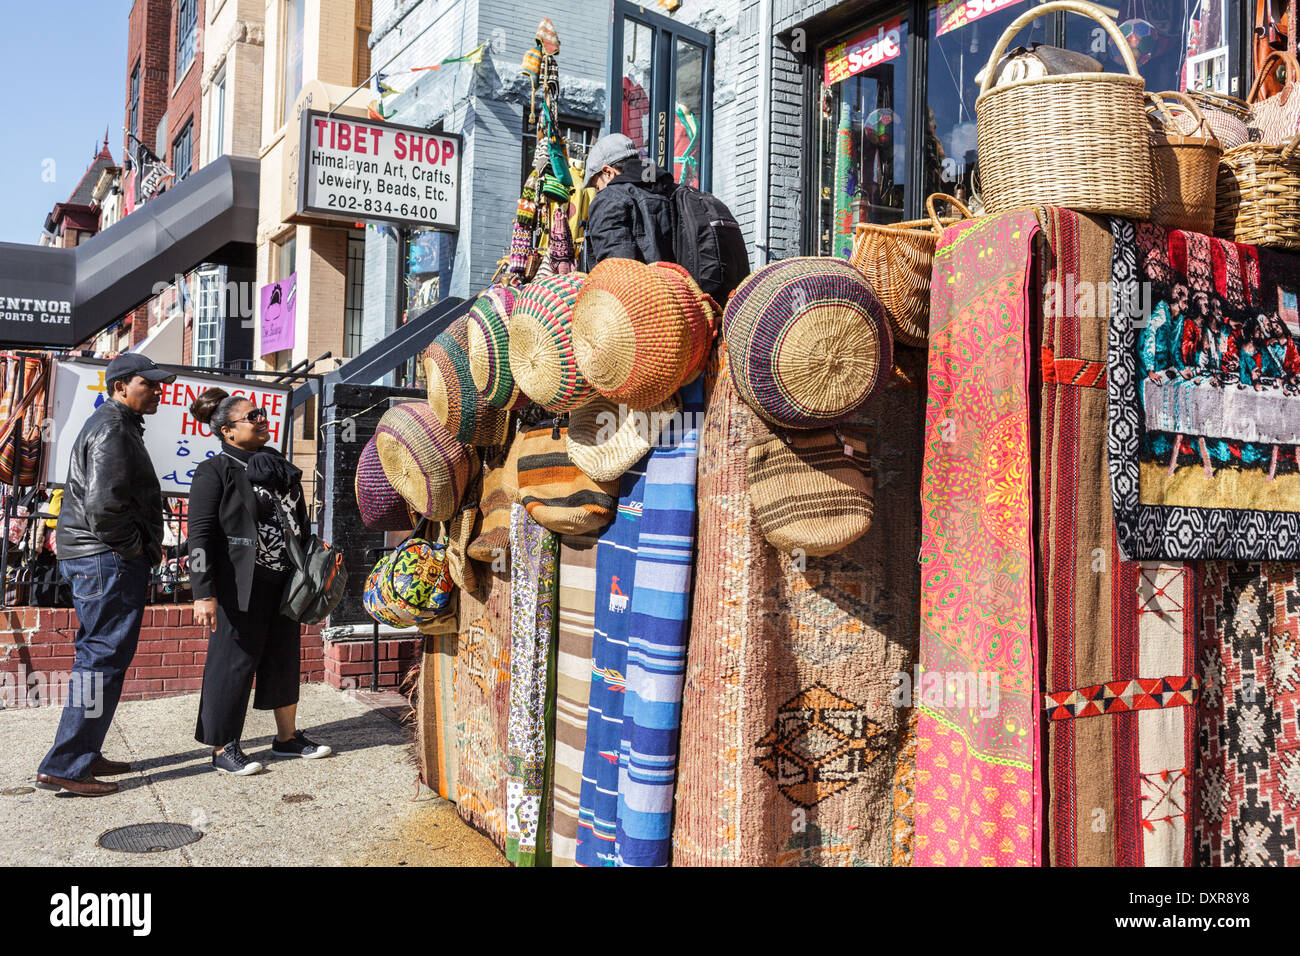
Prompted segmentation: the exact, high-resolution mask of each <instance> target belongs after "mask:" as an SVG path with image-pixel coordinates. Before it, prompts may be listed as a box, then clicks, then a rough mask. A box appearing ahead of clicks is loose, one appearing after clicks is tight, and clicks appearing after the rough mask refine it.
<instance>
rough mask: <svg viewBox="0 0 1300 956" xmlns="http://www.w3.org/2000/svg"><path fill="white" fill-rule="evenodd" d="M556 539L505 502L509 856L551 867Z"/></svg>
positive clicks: (524, 863)
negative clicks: (507, 541) (507, 537)
mask: <svg viewBox="0 0 1300 956" xmlns="http://www.w3.org/2000/svg"><path fill="white" fill-rule="evenodd" d="M558 563H559V539H558V537H557V536H556V535H554V534H551V532H549V531H547V530H546V529H545V528H543V527H542V526H541V525H539V524H538V523H537V522H535V521H534V520H533V519H532V518H530V517H529V516H528V512H527V511H525V510H524V506H523V505H518V504H516V505H511V506H510V580H511V591H510V609H511V611H510V722H509V730H508V736H509V743H508V746H507V749H506V764H507V768H506V857H507V859H509V860H510V862H511V863H514V864H515V865H516V866H549V865H550V861H551V833H550V800H549V799H547V797H548V795H549V793H550V785H549V773H548V771H549V769H550V757H551V755H552V754H553V750H554V748H553V747H552V746H551V740H552V739H553V738H554V733H555V710H554V706H555V703H554V702H555V694H554V692H553V690H551V688H550V687H549V686H548V682H553V681H554V677H555V638H556V632H555V605H556V597H557V588H556V584H557V577H558V575H557V570H558Z"/></svg>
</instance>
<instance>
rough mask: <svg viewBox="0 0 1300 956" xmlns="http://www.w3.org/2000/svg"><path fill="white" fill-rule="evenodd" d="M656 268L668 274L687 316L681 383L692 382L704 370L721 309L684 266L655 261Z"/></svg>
mask: <svg viewBox="0 0 1300 956" xmlns="http://www.w3.org/2000/svg"><path fill="white" fill-rule="evenodd" d="M652 265H653V266H654V267H655V268H656V269H662V270H664V272H665V273H667V277H668V284H669V285H671V286H673V287H674V290H675V291H676V292H677V297H678V300H679V301H680V302H681V304H682V314H683V315H684V316H685V317H686V327H687V330H688V332H687V334H688V337H689V340H690V344H691V351H690V359H689V361H688V363H687V369H686V377H685V379H683V380H682V384H683V385H685V384H686V383H687V382H692V381H694V380H695V376H697V375H699V374H700V373H701V372H702V371H704V365H705V363H706V362H707V361H708V359H709V349H710V347H711V346H712V345H713V339H714V337H715V336H716V335H717V334H718V325H719V322H718V319H719V318H720V317H721V313H722V310H721V309H719V308H718V303H717V302H715V301H713V296H711V295H709V294H708V293H707V292H705V291H704V290H703V289H701V288H700V287H699V284H698V283H696V281H695V278H694V277H693V276H692V275H691V274H690V273H689V272H687V271H686V269H685V267H684V266H679V265H678V264H677V263H675V262H655V263H652Z"/></svg>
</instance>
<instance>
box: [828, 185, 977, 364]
mask: <svg viewBox="0 0 1300 956" xmlns="http://www.w3.org/2000/svg"><path fill="white" fill-rule="evenodd" d="M936 200H943V201H945V202H947V203H950V204H951V205H952V206H954V207H955V208H956V209H957V210H959V211H960V212H961V217H958V218H945V219H940V218H939V214H938V213H937V212H936V211H935V208H934V204H935V201H936ZM925 209H926V212H928V213H929V214H930V216H929V218H928V219H912V220H909V221H907V222H896V223H890V224H878V223H871V222H864V223H859V224H858V226H857V230H856V231H857V236H856V237H855V239H854V241H853V255H852V256H850V257H849V264H850V265H851V266H853V268H855V269H857V270H858V271H859V272H861V273H862V274H863V275H864V276H866V278H867V281H868V282H870V283H871V288H872V289H873V290H874V291H875V293H876V296H877V298H879V299H880V304H881V305H883V306H884V307H885V314H886V315H888V316H889V324H890V325H891V326H892V327H893V330H894V340H895V341H897V342H901V343H902V344H903V345H925V342H926V335H927V333H928V332H929V328H930V269H931V266H932V265H933V264H934V248H935V245H936V244H937V243H938V241H939V234H940V233H942V232H943V230H944V227H946V226H951V225H952V224H953V223H956V222H960V221H961V219H962V218H966V219H969V218H970V217H971V211H970V210H969V209H967V208H966V207H965V206H964V205H962V203H961V201H960V200H959V199H956V198H954V197H952V196H948V195H946V194H944V193H935V194H934V195H932V196H931V197H930V198H929V199H927V200H926V201H925Z"/></svg>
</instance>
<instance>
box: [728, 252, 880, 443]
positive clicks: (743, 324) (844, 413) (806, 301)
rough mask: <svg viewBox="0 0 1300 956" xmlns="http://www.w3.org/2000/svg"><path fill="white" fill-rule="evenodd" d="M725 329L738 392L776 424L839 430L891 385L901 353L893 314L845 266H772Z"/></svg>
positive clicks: (742, 295) (795, 262)
mask: <svg viewBox="0 0 1300 956" xmlns="http://www.w3.org/2000/svg"><path fill="white" fill-rule="evenodd" d="M722 327H723V335H724V336H725V338H726V344H727V353H728V357H729V365H730V368H731V377H732V381H733V382H734V383H735V385H736V390H737V391H739V392H740V394H741V396H742V397H743V398H744V399H745V401H746V402H748V403H749V405H750V406H751V407H752V408H753V409H754V411H755V412H757V413H758V414H759V415H761V416H762V417H763V418H765V419H767V420H768V421H769V422H772V423H773V424H776V425H781V426H784V427H787V428H820V427H823V426H825V425H831V424H834V423H836V422H838V421H841V420H842V419H844V418H846V417H848V416H849V415H852V414H853V413H854V412H856V411H858V409H860V408H861V407H862V406H863V405H865V404H866V403H867V402H868V401H870V399H871V398H872V396H874V395H875V394H876V392H877V391H879V390H880V389H881V388H882V387H883V386H884V384H885V382H886V381H887V379H888V378H889V370H890V367H891V365H892V362H893V353H894V349H893V336H892V335H891V334H890V331H889V321H888V319H887V318H886V316H885V310H884V307H883V306H882V305H881V304H880V300H879V299H877V298H876V295H875V293H874V292H873V291H872V290H871V286H870V285H869V284H868V283H867V281H866V279H864V278H863V277H862V275H861V273H859V272H858V271H857V270H856V269H854V268H853V267H852V266H850V265H849V264H848V263H847V262H845V261H844V260H842V259H833V258H811V257H809V258H795V259H785V260H782V261H780V262H774V263H772V264H771V265H769V266H765V267H764V268H762V269H760V270H758V271H757V272H755V273H753V274H751V275H750V276H749V278H748V279H746V280H745V281H744V282H743V283H741V285H740V287H739V288H738V289H737V290H736V292H735V294H734V295H732V297H731V299H730V300H729V301H728V303H727V311H726V312H725V313H724V315H723V318H722Z"/></svg>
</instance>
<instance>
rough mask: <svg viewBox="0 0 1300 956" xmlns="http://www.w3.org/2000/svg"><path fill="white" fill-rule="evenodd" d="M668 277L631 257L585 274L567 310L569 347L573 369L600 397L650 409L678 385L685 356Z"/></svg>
mask: <svg viewBox="0 0 1300 956" xmlns="http://www.w3.org/2000/svg"><path fill="white" fill-rule="evenodd" d="M675 279H676V277H672V279H670V277H669V274H668V273H667V272H665V271H664V270H661V269H655V268H652V267H650V266H648V265H646V264H645V263H644V262H638V261H636V260H635V259H605V260H603V261H602V262H601V263H600V264H599V265H597V266H596V267H595V268H594V269H592V270H591V274H590V275H589V276H588V277H587V281H586V282H585V283H584V284H583V287H582V291H581V292H580V293H579V294H578V301H577V304H576V305H575V306H574V308H573V348H574V352H575V354H576V355H577V359H578V369H579V370H580V371H581V372H582V374H583V375H584V376H585V377H586V379H587V381H589V382H590V383H591V384H592V386H593V387H594V388H595V389H596V391H598V392H600V394H602V395H604V396H605V397H606V398H608V399H610V400H612V401H615V402H620V403H622V404H625V405H627V406H629V407H631V408H651V407H653V406H655V405H658V404H659V403H660V402H663V401H665V400H666V399H667V398H668V396H670V395H672V393H673V392H675V391H677V389H678V388H680V387H681V384H682V382H683V381H684V380H685V376H686V373H687V371H689V368H688V366H689V364H690V362H691V359H692V356H691V342H690V336H689V334H688V333H689V328H688V325H687V322H686V314H685V306H684V303H683V300H682V296H681V294H680V293H679V292H678V286H677V285H676V284H675V282H674V281H673V280H675Z"/></svg>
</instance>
